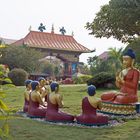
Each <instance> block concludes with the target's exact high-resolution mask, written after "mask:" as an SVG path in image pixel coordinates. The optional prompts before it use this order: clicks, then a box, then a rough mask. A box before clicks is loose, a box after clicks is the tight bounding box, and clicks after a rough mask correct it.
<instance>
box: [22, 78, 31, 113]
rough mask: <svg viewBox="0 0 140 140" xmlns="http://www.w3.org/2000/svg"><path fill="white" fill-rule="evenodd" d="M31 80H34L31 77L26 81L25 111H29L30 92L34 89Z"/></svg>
mask: <svg viewBox="0 0 140 140" xmlns="http://www.w3.org/2000/svg"><path fill="white" fill-rule="evenodd" d="M31 82H32V80H30V79H27V80H26V81H25V86H26V89H25V91H24V106H23V112H25V113H26V112H28V106H29V94H30V93H31V91H32V88H31Z"/></svg>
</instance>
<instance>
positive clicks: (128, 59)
mask: <svg viewBox="0 0 140 140" xmlns="http://www.w3.org/2000/svg"><path fill="white" fill-rule="evenodd" d="M135 58H136V55H135V52H134V51H133V50H132V49H128V50H127V51H125V52H124V54H123V67H124V68H131V67H133V64H134V61H135Z"/></svg>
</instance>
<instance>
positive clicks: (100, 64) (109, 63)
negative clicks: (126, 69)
mask: <svg viewBox="0 0 140 140" xmlns="http://www.w3.org/2000/svg"><path fill="white" fill-rule="evenodd" d="M122 53H123V49H122V48H119V49H117V48H116V47H115V48H109V49H108V58H107V60H104V59H99V58H98V57H97V56H94V57H89V59H88V64H89V65H90V70H91V73H92V75H95V74H97V73H100V72H108V73H111V74H113V75H115V74H116V72H118V70H121V67H122V65H121V64H122V61H121V59H122Z"/></svg>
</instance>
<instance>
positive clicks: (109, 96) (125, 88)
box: [101, 49, 140, 104]
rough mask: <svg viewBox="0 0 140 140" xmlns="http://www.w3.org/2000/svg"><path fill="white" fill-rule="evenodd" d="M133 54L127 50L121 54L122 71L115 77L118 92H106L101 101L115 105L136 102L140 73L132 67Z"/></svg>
mask: <svg viewBox="0 0 140 140" xmlns="http://www.w3.org/2000/svg"><path fill="white" fill-rule="evenodd" d="M135 58H136V55H135V52H134V51H133V50H132V49H128V50H127V51H126V52H125V53H124V54H123V68H124V69H123V70H122V71H121V72H120V73H119V74H117V75H116V82H115V83H116V86H117V87H118V88H120V91H119V92H106V93H103V94H102V95H101V100H102V101H104V102H111V103H115V104H132V103H136V102H138V95H137V90H138V82H139V77H140V72H139V71H138V70H137V69H136V68H135V67H134V60H135Z"/></svg>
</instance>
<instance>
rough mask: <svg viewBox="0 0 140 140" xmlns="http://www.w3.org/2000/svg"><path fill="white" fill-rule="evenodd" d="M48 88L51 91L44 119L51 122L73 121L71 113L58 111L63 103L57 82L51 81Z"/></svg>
mask: <svg viewBox="0 0 140 140" xmlns="http://www.w3.org/2000/svg"><path fill="white" fill-rule="evenodd" d="M50 88H51V93H50V94H49V95H48V101H47V103H48V106H47V111H46V120H47V121H53V122H67V123H68V122H73V120H74V116H73V115H71V114H68V113H65V112H62V111H60V108H62V107H63V106H64V103H63V97H62V95H61V94H60V92H59V84H58V83H57V82H52V83H51V84H50Z"/></svg>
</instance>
